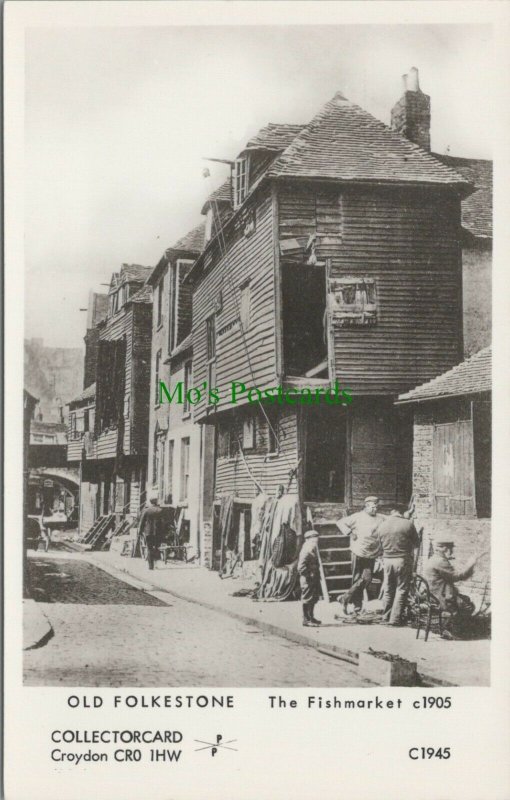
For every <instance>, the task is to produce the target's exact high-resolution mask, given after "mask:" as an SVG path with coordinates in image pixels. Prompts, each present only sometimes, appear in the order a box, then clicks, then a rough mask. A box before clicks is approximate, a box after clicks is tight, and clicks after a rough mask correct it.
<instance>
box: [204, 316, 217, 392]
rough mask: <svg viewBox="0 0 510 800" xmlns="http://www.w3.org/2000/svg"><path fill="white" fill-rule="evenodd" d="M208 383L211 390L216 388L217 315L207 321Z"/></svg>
mask: <svg viewBox="0 0 510 800" xmlns="http://www.w3.org/2000/svg"><path fill="white" fill-rule="evenodd" d="M206 339H207V381H208V384H209V388H211V387H214V386H216V315H215V314H212V315H211V316H210V317H209V318H208V319H207V320H206Z"/></svg>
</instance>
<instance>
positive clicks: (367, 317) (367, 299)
mask: <svg viewBox="0 0 510 800" xmlns="http://www.w3.org/2000/svg"><path fill="white" fill-rule="evenodd" d="M328 305H329V310H330V313H331V316H332V322H333V325H335V326H337V327H340V328H347V327H353V326H358V325H359V326H364V327H368V326H371V325H375V324H376V322H377V298H376V287H375V281H374V279H373V278H353V277H345V278H333V279H331V280H330V281H329V304H328Z"/></svg>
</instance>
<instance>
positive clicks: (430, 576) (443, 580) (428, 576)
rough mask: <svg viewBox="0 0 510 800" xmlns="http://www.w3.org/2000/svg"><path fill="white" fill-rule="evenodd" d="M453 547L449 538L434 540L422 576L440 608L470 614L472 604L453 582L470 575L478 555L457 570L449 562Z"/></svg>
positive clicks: (463, 579) (455, 612) (472, 609)
mask: <svg viewBox="0 0 510 800" xmlns="http://www.w3.org/2000/svg"><path fill="white" fill-rule="evenodd" d="M454 547H455V545H454V543H453V542H452V541H451V540H449V539H438V540H437V541H436V542H434V555H433V556H431V558H429V560H428V561H427V563H426V565H425V569H424V574H423V577H424V578H425V580H426V581H427V583H428V585H429V589H430V591H431V593H432V594H433V595H434V597H435V598H436V599H437V601H438V603H439V605H440V606H441V608H442V609H444V610H445V611H450V612H452V613H454V614H457V613H460V614H465V615H468V616H470V615H471V614H472V613H473V611H474V605H473V603H472V602H471V600H470V599H469V597H467V596H466V595H463V594H461V593H460V592H459V590H458V589H457V587H456V586H455V584H456V583H458V581H465V580H466V579H467V578H470V577H471V575H472V574H473V570H474V567H475V564H476V562H477V561H478V558H480V556H475V558H472V559H471V560H470V561H469V562H468V565H467V566H466V568H465V569H463V570H459V571H457V570H455V568H454V567H453V564H452V563H451V562H452V560H453V550H454Z"/></svg>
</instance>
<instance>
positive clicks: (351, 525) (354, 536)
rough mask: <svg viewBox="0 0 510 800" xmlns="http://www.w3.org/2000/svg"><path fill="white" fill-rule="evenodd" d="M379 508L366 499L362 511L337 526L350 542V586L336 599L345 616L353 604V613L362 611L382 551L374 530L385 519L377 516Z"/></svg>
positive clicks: (369, 499) (343, 519)
mask: <svg viewBox="0 0 510 800" xmlns="http://www.w3.org/2000/svg"><path fill="white" fill-rule="evenodd" d="M378 504H379V498H378V497H374V496H373V495H371V496H370V497H366V498H365V503H364V507H363V510H362V511H357V512H356V513H355V514H351V515H350V516H349V517H342V519H339V520H338V521H337V523H336V524H337V527H338V529H339V530H340V532H341V533H342V534H343V535H344V536H350V539H351V557H352V586H351V588H350V589H349V590H348V591H347V592H345V594H344V595H343V596H342V597H339V602H340V603H342V604H343V607H344V613H347V606H348V605H349V603H353V604H354V610H355V611H356V612H358V611H361V606H362V602H363V592H364V590H365V589H366V588H367V587H368V586H369V585H370V583H371V581H372V573H373V571H374V566H375V560H376V557H377V556H378V555H379V553H380V550H381V544H380V540H379V537H378V536H377V529H378V527H379V525H380V524H381V522H382V521H383V520H385V519H386V517H385V516H383V514H378V513H377V506H378Z"/></svg>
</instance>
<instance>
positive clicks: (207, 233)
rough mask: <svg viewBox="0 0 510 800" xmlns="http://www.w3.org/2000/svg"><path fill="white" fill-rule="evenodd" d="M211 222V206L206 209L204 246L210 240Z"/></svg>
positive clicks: (212, 217)
mask: <svg viewBox="0 0 510 800" xmlns="http://www.w3.org/2000/svg"><path fill="white" fill-rule="evenodd" d="M213 222H214V211H213V208H212V206H209V208H208V209H207V216H206V218H205V244H207V242H208V241H210V240H211V239H212V236H213Z"/></svg>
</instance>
